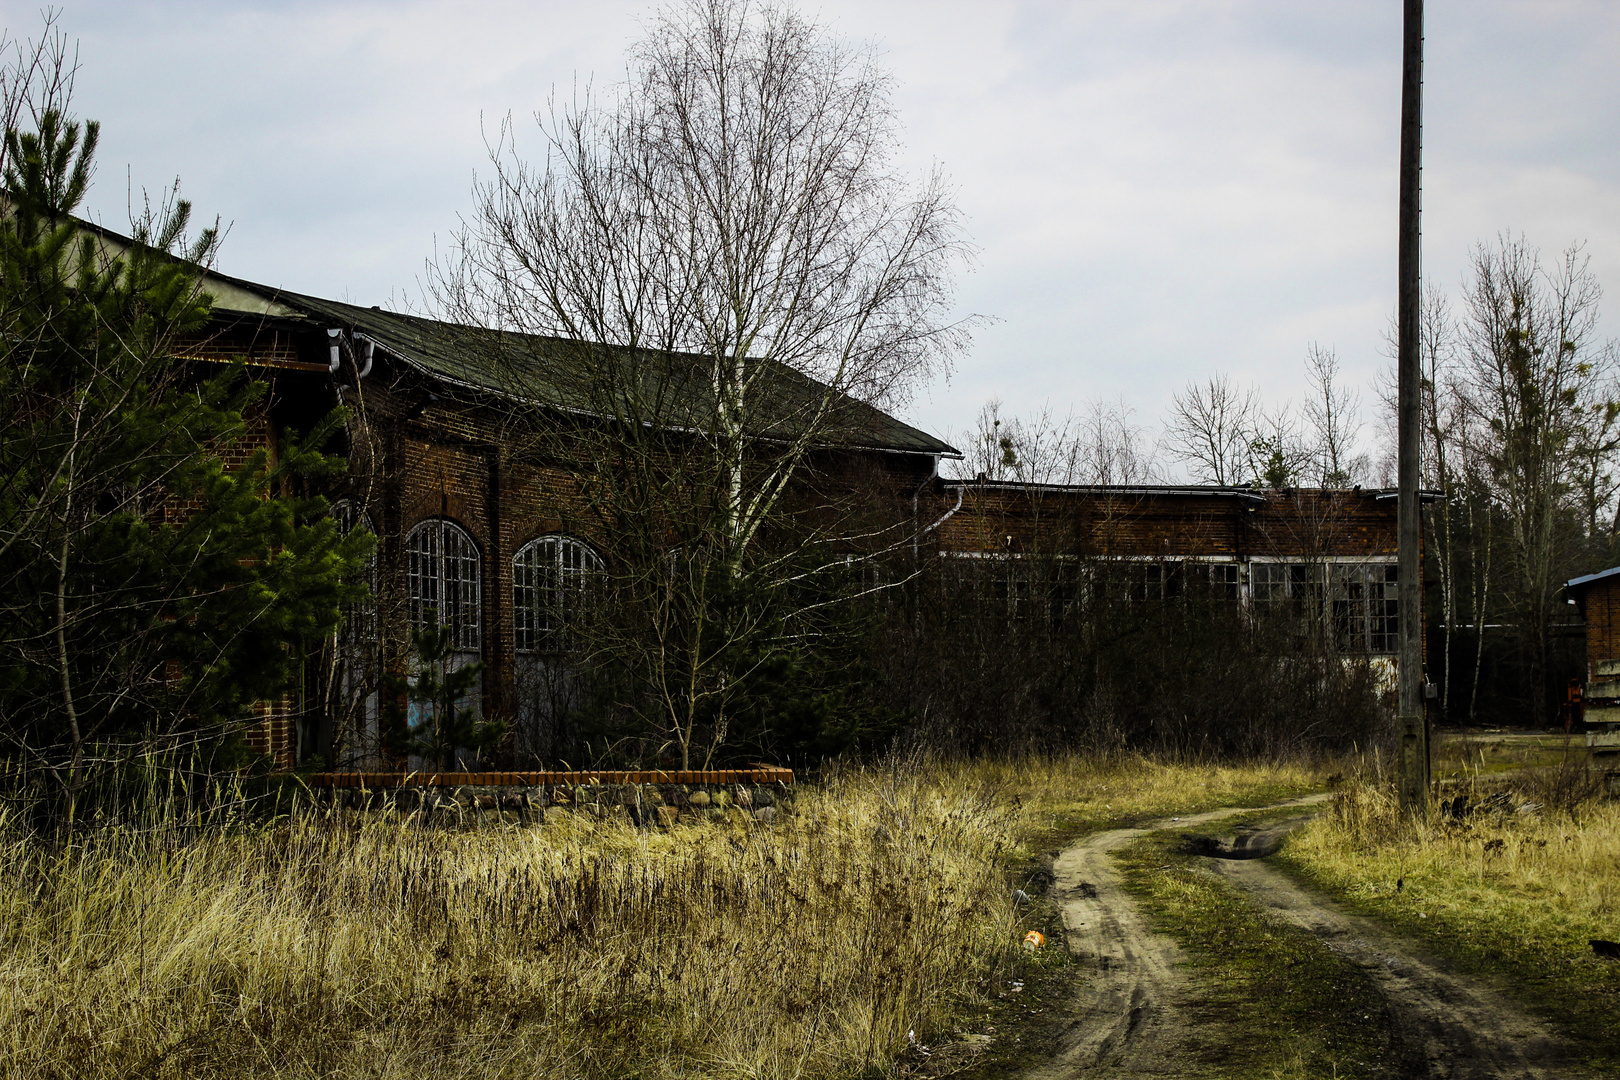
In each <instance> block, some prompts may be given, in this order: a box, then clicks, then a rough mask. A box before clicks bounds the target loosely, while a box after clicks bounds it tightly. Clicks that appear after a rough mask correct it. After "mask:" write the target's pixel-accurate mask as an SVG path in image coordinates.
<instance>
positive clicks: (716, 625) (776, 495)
mask: <svg viewBox="0 0 1620 1080" xmlns="http://www.w3.org/2000/svg"><path fill="white" fill-rule="evenodd" d="M890 88H891V79H890V77H889V75H888V74H887V73H886V72H884V71H883V70H882V69H881V68H880V67H879V66H878V65H877V63H876V62H875V59H874V57H873V54H872V52H871V51H870V50H869V49H865V48H860V47H855V46H852V45H850V44H848V43H846V42H843V41H841V40H838V39H836V38H834V37H832V36H831V35H830V34H828V33H827V32H826V31H825V30H823V29H822V28H821V27H819V26H817V25H816V24H814V23H813V22H810V21H808V20H807V19H805V18H804V17H802V16H800V15H798V14H797V13H795V12H793V11H792V10H791V9H788V8H785V7H778V6H774V5H770V4H753V3H749V2H747V0H689V2H687V3H683V4H679V5H677V6H674V7H671V8H666V9H664V10H663V11H661V12H660V13H658V14H657V15H656V16H655V17H654V18H653V20H652V22H651V24H650V28H649V31H648V33H647V35H646V37H645V38H644V39H643V40H642V41H641V42H640V43H638V44H637V45H635V46H634V47H633V48H632V49H631V51H630V55H629V63H628V75H627V78H626V80H625V81H624V82H623V83H622V84H620V85H618V86H616V87H614V88H612V89H611V90H610V91H608V92H607V93H606V94H598V93H597V92H596V91H594V90H593V89H590V88H587V89H585V90H582V91H580V92H578V93H577V94H576V95H575V96H574V97H573V98H572V99H571V100H569V101H567V102H559V101H557V100H555V99H554V100H553V101H552V103H551V105H550V107H549V108H548V109H547V110H546V111H545V112H543V113H541V114H539V115H537V116H536V123H535V127H534V129H533V131H532V135H533V136H537V140H538V143H539V145H540V146H541V147H542V148H543V150H542V155H541V156H540V157H538V158H529V157H527V156H525V155H524V153H523V152H522V151H521V149H520V142H521V141H522V140H523V139H526V138H528V137H530V134H528V133H524V132H520V130H519V127H518V126H517V125H515V124H514V123H513V122H512V121H511V120H510V119H508V120H507V121H506V122H505V123H504V124H503V125H502V126H501V129H500V133H499V136H498V137H497V139H496V140H495V144H494V146H493V148H492V153H491V163H490V168H491V171H490V173H489V175H488V176H487V177H486V178H485V179H483V180H481V181H480V182H479V183H478V184H477V185H476V187H475V191H474V208H473V211H472V213H471V215H470V216H469V217H468V219H467V220H466V221H465V223H464V226H463V228H462V229H461V230H460V232H459V233H458V234H457V236H456V240H455V243H454V245H453V250H452V251H451V253H450V254H449V255H448V256H447V257H445V258H444V259H441V260H440V261H439V262H437V263H436V264H434V265H433V266H432V267H430V279H431V281H432V286H433V292H434V296H435V299H436V301H437V303H438V304H439V306H440V307H441V308H442V309H443V311H444V312H445V313H446V314H447V315H448V316H449V317H451V318H453V319H456V320H457V321H460V322H464V323H468V324H472V325H477V326H481V327H487V328H490V329H492V330H495V331H502V330H513V331H521V332H522V333H524V334H527V335H539V336H541V337H543V338H545V339H546V340H545V341H543V342H540V343H538V344H537V343H536V342H535V340H534V339H533V338H528V339H523V340H524V342H525V343H523V344H518V343H517V342H518V339H515V338H499V337H489V338H486V339H485V346H486V352H488V353H489V354H490V355H493V356H498V357H501V358H503V359H502V361H501V362H502V363H503V364H504V367H505V370H506V374H507V377H508V378H509V380H510V381H511V382H512V383H513V385H514V386H515V387H516V388H517V389H518V391H519V392H520V394H522V395H523V396H525V397H527V398H528V399H530V400H532V401H534V402H535V403H537V404H536V407H535V408H534V409H530V410H526V411H525V412H524V414H523V416H522V417H521V421H522V423H521V426H522V427H523V428H524V430H526V431H527V432H528V433H529V435H530V437H531V439H532V440H534V444H535V446H536V451H535V454H536V457H537V459H538V458H544V459H545V460H547V461H549V462H551V463H553V464H554V465H555V466H556V467H560V468H566V469H568V470H569V471H570V472H571V473H572V474H573V476H574V477H575V479H576V483H577V485H578V489H579V492H580V499H581V505H583V506H584V507H586V508H587V509H585V510H584V511H582V512H583V513H586V514H587V515H588V516H590V517H592V518H594V519H595V526H596V527H597V528H598V529H600V530H604V531H610V532H611V533H612V534H613V538H614V556H615V558H614V566H615V570H614V573H615V574H617V575H618V576H619V581H618V585H619V587H620V588H621V595H623V593H622V590H626V589H627V590H629V591H630V592H632V593H635V594H636V595H638V596H640V597H641V599H640V600H639V601H637V602H636V603H634V604H632V605H630V606H631V607H633V608H635V609H636V610H638V611H639V612H640V613H641V615H640V620H641V623H640V625H641V629H640V630H638V631H637V632H636V633H635V634H631V635H628V636H627V635H623V634H621V635H619V636H618V637H617V639H616V640H618V641H620V642H621V643H622V644H623V645H624V647H625V648H626V649H628V650H629V653H627V655H629V654H634V657H635V660H634V662H635V663H637V664H641V665H644V666H646V667H647V669H648V670H650V671H653V672H654V673H655V674H654V676H653V678H652V683H651V685H650V686H649V687H648V688H647V691H646V694H645V695H644V697H645V698H647V699H648V700H656V701H658V702H660V704H659V705H658V707H657V710H656V711H657V712H658V713H659V715H660V716H661V719H660V720H659V721H658V722H659V723H660V724H661V725H662V728H663V730H664V732H665V734H666V736H667V737H668V739H669V741H670V742H671V743H672V745H673V746H674V748H675V750H676V751H677V752H678V757H679V758H680V760H681V761H682V763H683V764H686V763H695V762H701V761H702V760H706V759H707V758H708V757H709V756H711V755H712V753H713V752H714V751H715V748H716V747H718V746H719V745H721V744H722V743H723V742H724V732H725V729H726V724H727V721H726V716H727V713H728V709H730V707H731V706H730V705H729V704H728V702H729V699H730V698H731V696H732V695H733V693H734V692H735V688H736V687H737V686H738V685H739V679H740V678H741V676H739V675H738V673H737V670H736V663H734V662H732V661H727V660H726V659H725V658H726V657H728V656H729V657H733V658H735V657H736V656H737V655H738V654H739V652H740V651H746V650H747V649H748V648H749V647H750V646H751V644H752V643H757V642H758V641H760V640H761V639H762V638H763V637H765V636H768V635H769V633H770V630H769V627H771V626H772V625H774V624H775V623H774V620H775V619H776V616H775V615H771V614H767V613H766V612H767V609H769V608H770V606H771V605H770V604H768V603H765V601H763V600H762V599H761V597H769V596H780V595H782V594H783V593H784V592H786V591H789V590H788V586H787V583H788V582H791V581H798V580H801V578H802V567H801V569H800V570H795V571H793V572H786V570H785V566H786V562H794V563H795V565H798V562H799V561H798V560H795V559H793V558H788V557H787V556H786V555H784V553H782V552H781V551H779V550H770V548H771V546H770V545H768V544H765V545H762V543H761V541H762V538H763V537H765V536H766V535H767V534H771V533H772V523H773V522H776V521H778V520H780V519H781V518H782V516H783V515H784V514H786V513H789V510H788V508H787V506H786V505H785V503H784V497H785V496H786V493H787V492H788V490H789V486H790V485H791V484H795V483H803V482H811V481H813V480H814V479H815V477H814V476H813V475H812V474H814V472H815V469H814V467H813V465H814V461H815V460H816V459H817V456H818V455H821V454H823V453H824V452H826V451H827V450H828V448H829V447H832V446H836V445H851V444H854V445H860V444H862V442H863V438H865V437H869V433H870V429H871V425H872V424H874V423H876V422H877V421H878V414H877V413H876V412H875V411H874V409H873V408H872V406H894V405H897V404H900V403H902V402H903V401H904V400H905V399H906V397H907V395H908V394H909V393H910V392H911V391H912V390H914V389H915V388H916V387H917V386H918V385H919V384H920V383H921V382H922V381H924V380H925V379H927V378H929V377H930V376H931V375H933V374H934V373H936V372H939V371H942V370H944V368H945V367H946V366H947V364H948V362H949V360H950V358H951V356H952V355H953V354H954V352H955V351H956V350H957V349H959V348H960V347H961V346H962V345H963V344H964V342H965V332H966V327H965V324H963V323H960V322H955V321H953V320H952V318H951V315H950V310H951V298H952V288H951V280H952V272H953V270H954V268H955V266H956V265H957V264H958V263H959V262H960V260H961V259H962V258H963V256H964V255H965V254H967V248H966V245H965V243H964V240H963V238H962V233H961V229H960V221H959V214H958V212H957V210H956V208H955V207H954V205H953V204H952V202H951V198H950V193H949V191H948V189H947V187H946V184H945V182H944V179H943V177H942V176H941V175H940V174H939V173H938V172H937V171H936V172H933V173H929V174H927V175H923V176H920V177H912V176H908V175H907V174H906V173H905V172H904V170H902V168H901V167H900V165H899V163H898V161H897V154H898V150H899V139H898V128H897V125H896V120H895V116H894V113H893V109H892V107H891V102H890ZM558 403H562V404H565V405H566V406H568V408H566V409H564V410H558V409H556V408H554V407H552V406H555V405H556V404H558ZM801 524H803V523H801ZM829 529H833V530H834V531H836V529H835V527H833V526H830V525H829V524H828V523H827V522H826V521H825V520H823V521H822V522H821V524H820V527H819V528H818V527H810V528H808V529H807V530H805V531H804V532H802V533H801V535H807V536H809V537H810V539H811V542H812V543H814V542H815V541H816V540H817V539H826V537H827V536H828V530H829ZM780 532H781V533H782V534H784V535H785V534H786V532H787V530H780ZM671 552H678V553H679V554H678V555H671V554H670V553H671ZM795 553H796V554H803V545H799V544H796V545H795ZM795 553H789V554H795ZM784 560H786V562H784ZM743 666H744V667H745V668H746V667H747V664H746V663H744V664H743ZM728 672H729V673H728ZM700 714H703V715H706V716H707V717H708V719H707V720H705V721H702V722H701V723H700V720H699V716H700ZM700 727H702V728H704V729H705V730H706V731H707V733H708V734H707V735H706V736H704V737H703V738H699V737H698V735H697V734H696V732H697V731H698V729H699V728H700ZM704 742H706V748H703V747H700V746H699V743H704ZM694 755H697V757H696V758H694Z"/></svg>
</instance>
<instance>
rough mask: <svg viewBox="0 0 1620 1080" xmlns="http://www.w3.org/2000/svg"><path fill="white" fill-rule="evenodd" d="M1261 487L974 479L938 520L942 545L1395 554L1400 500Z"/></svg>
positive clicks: (1083, 551) (1190, 553) (947, 499)
mask: <svg viewBox="0 0 1620 1080" xmlns="http://www.w3.org/2000/svg"><path fill="white" fill-rule="evenodd" d="M1258 494H1261V495H1263V496H1264V502H1257V501H1254V500H1251V499H1245V498H1237V497H1223V496H1216V495H1209V494H1203V493H1198V494H1167V493H1147V494H1111V493H1100V492H1094V491H1093V492H1039V491H1035V492H1026V491H1009V490H999V489H993V488H986V489H978V488H973V487H969V488H968V489H967V490H966V491H965V492H964V493H963V498H962V507H961V509H960V510H958V511H957V512H956V513H955V514H953V515H952V516H951V517H950V518H949V519H947V520H946V522H945V523H944V524H943V525H942V526H941V527H940V529H939V538H938V544H939V547H940V549H941V550H944V551H959V552H989V551H994V552H1004V551H1006V552H1013V553H1019V552H1035V551H1040V552H1046V553H1060V554H1076V555H1104V556H1108V555H1111V556H1119V557H1127V558H1186V557H1203V558H1210V557H1231V558H1251V557H1271V558H1300V559H1304V558H1310V557H1313V556H1315V557H1322V556H1341V557H1362V558H1375V557H1376V558H1384V557H1393V556H1394V555H1395V552H1396V537H1395V500H1394V499H1375V498H1374V497H1373V496H1372V495H1371V494H1370V493H1363V494H1357V493H1354V492H1350V491H1322V490H1314V489H1307V490H1291V491H1266V492H1259V493H1258ZM955 501H956V491H955V490H947V491H946V492H945V493H944V494H943V495H941V496H938V497H937V498H936V501H935V503H934V505H935V507H936V508H937V510H938V512H939V513H940V514H943V513H944V512H945V511H947V510H949V509H950V508H951V506H952V505H953V504H954V503H955Z"/></svg>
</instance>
